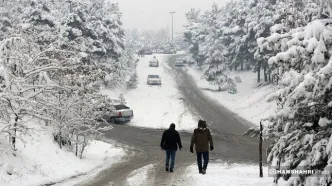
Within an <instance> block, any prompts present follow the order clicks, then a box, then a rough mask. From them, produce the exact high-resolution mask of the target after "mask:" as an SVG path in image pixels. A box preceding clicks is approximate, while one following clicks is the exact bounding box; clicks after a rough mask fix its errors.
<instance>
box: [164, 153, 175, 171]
mask: <svg viewBox="0 0 332 186" xmlns="http://www.w3.org/2000/svg"><path fill="white" fill-rule="evenodd" d="M175 155H176V150H173V149H166V167H168V166H169V159H171V166H170V167H169V168H170V169H173V168H174V163H175Z"/></svg>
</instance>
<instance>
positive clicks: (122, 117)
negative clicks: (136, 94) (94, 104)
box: [103, 104, 134, 123]
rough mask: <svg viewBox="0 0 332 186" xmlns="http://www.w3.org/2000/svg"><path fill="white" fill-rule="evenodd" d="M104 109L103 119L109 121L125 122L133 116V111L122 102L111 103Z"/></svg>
mask: <svg viewBox="0 0 332 186" xmlns="http://www.w3.org/2000/svg"><path fill="white" fill-rule="evenodd" d="M106 110H107V112H106V113H105V115H103V119H105V120H106V121H108V122H110V123H125V122H129V121H130V120H132V119H133V118H134V111H133V110H132V109H130V108H129V107H128V106H126V105H124V104H118V105H113V106H112V107H111V108H108V109H106Z"/></svg>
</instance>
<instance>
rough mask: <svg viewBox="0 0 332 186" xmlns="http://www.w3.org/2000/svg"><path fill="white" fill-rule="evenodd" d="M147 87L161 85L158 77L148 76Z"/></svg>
mask: <svg viewBox="0 0 332 186" xmlns="http://www.w3.org/2000/svg"><path fill="white" fill-rule="evenodd" d="M147 84H148V85H161V78H160V76H159V75H148V79H147Z"/></svg>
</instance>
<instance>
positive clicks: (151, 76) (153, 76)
mask: <svg viewBox="0 0 332 186" xmlns="http://www.w3.org/2000/svg"><path fill="white" fill-rule="evenodd" d="M149 78H159V76H158V75H149Z"/></svg>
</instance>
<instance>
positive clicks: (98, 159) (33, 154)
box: [0, 124, 127, 186]
mask: <svg viewBox="0 0 332 186" xmlns="http://www.w3.org/2000/svg"><path fill="white" fill-rule="evenodd" d="M29 127H33V128H34V130H33V129H32V130H31V132H30V134H31V136H25V137H24V141H25V147H24V145H23V143H21V142H20V141H19V142H18V143H17V149H18V150H17V152H16V156H13V155H12V154H11V153H7V152H11V151H10V150H9V149H1V148H0V185H1V186H2V185H6V186H27V185H29V186H31V185H41V184H46V183H52V182H58V181H62V180H65V179H68V178H70V177H72V176H75V175H82V174H86V173H90V172H91V171H93V170H95V169H101V168H102V167H104V168H107V167H109V166H111V165H112V164H113V163H116V162H119V161H120V160H121V159H122V158H123V157H124V156H125V155H126V154H127V153H126V152H125V150H123V149H122V148H118V147H115V146H114V145H112V144H109V143H104V142H101V141H93V142H92V143H90V145H89V146H88V147H87V150H86V152H85V153H84V154H83V159H79V158H78V157H75V155H74V154H73V153H72V152H68V151H65V150H61V149H60V148H59V146H58V145H57V144H56V143H55V142H54V140H53V136H52V133H51V130H48V129H47V128H46V127H45V128H44V127H40V126H39V125H33V124H32V125H29ZM35 130H38V132H37V131H35ZM4 140H8V139H1V141H4ZM1 147H3V148H10V147H6V146H1ZM8 173H12V175H9V174H8Z"/></svg>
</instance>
